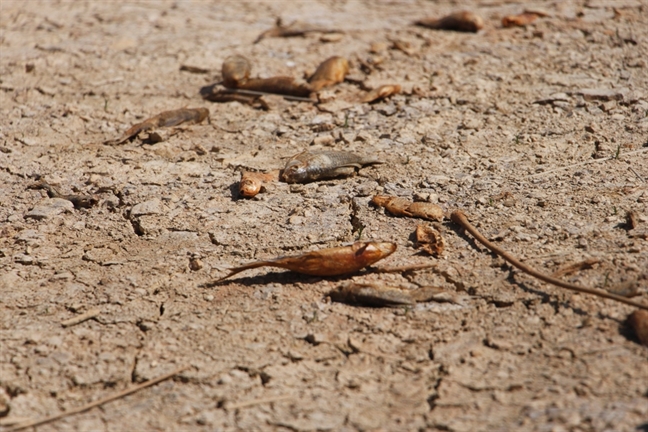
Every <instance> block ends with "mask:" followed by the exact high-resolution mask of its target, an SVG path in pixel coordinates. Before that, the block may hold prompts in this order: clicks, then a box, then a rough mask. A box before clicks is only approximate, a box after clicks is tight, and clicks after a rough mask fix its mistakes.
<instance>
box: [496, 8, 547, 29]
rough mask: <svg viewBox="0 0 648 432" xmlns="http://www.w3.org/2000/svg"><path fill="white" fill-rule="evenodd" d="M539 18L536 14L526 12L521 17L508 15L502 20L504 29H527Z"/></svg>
mask: <svg viewBox="0 0 648 432" xmlns="http://www.w3.org/2000/svg"><path fill="white" fill-rule="evenodd" d="M537 18H538V15H536V14H534V13H529V12H524V13H521V14H519V15H507V16H505V17H504V18H502V27H525V26H527V25H529V24H531V23H532V22H533V21H535V20H536V19H537Z"/></svg>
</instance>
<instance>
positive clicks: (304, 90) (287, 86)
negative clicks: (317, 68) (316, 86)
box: [237, 76, 313, 98]
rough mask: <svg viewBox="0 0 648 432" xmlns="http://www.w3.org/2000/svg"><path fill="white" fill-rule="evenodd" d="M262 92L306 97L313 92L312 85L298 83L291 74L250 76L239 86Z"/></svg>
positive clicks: (239, 87)
mask: <svg viewBox="0 0 648 432" xmlns="http://www.w3.org/2000/svg"><path fill="white" fill-rule="evenodd" d="M237 88H238V89H242V90H250V91H255V92H261V93H274V94H280V95H287V96H297V97H303V98H306V97H308V96H309V95H310V94H311V93H312V91H313V90H312V89H311V86H310V85H308V84H307V83H301V84H300V83H297V82H295V78H293V77H289V76H275V77H271V78H250V79H248V80H247V81H245V82H243V83H241V84H239V86H238V87H237Z"/></svg>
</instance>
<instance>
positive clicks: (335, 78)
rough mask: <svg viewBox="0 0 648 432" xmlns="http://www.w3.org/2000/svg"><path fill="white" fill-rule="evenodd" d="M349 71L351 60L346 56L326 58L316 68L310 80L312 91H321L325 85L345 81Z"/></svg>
mask: <svg viewBox="0 0 648 432" xmlns="http://www.w3.org/2000/svg"><path fill="white" fill-rule="evenodd" d="M348 73H349V61H348V60H347V59H345V58H344V57H339V56H333V57H330V58H328V59H326V60H324V61H323V62H322V63H321V64H320V65H319V66H318V67H317V70H315V73H314V74H313V75H312V76H311V77H310V79H309V80H308V82H309V83H310V85H311V89H312V91H319V90H321V89H323V88H324V87H328V86H332V85H334V84H338V83H341V82H342V81H344V77H345V76H346V75H347V74H348Z"/></svg>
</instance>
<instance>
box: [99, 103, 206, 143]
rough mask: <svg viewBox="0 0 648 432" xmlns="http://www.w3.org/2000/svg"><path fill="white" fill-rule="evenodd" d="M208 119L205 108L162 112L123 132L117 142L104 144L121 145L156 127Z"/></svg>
mask: <svg viewBox="0 0 648 432" xmlns="http://www.w3.org/2000/svg"><path fill="white" fill-rule="evenodd" d="M208 117H209V110H208V109H207V108H180V109H177V110H172V111H164V112H161V113H160V114H158V115H156V116H154V117H151V118H149V119H146V120H144V121H143V122H141V123H137V124H136V125H133V126H132V127H131V128H130V129H128V130H127V131H126V132H124V135H123V136H122V137H121V138H118V139H117V140H112V141H106V143H105V144H111V145H117V144H122V143H124V142H126V141H128V140H129V139H131V138H133V137H135V136H137V135H139V134H140V133H141V132H145V131H148V130H151V129H155V128H158V127H172V126H178V125H179V124H182V123H188V122H191V123H200V122H201V121H203V120H205V119H206V118H208Z"/></svg>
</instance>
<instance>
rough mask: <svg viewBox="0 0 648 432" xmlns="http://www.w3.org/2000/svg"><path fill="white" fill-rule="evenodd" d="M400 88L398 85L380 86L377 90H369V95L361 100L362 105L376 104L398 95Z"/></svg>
mask: <svg viewBox="0 0 648 432" xmlns="http://www.w3.org/2000/svg"><path fill="white" fill-rule="evenodd" d="M400 91H401V86H399V85H398V84H393V85H382V86H380V87H378V88H375V89H373V90H371V91H370V92H369V93H367V94H366V95H365V97H363V98H362V102H363V103H371V102H376V101H379V100H382V99H385V98H387V97H389V96H392V95H395V94H398V93H400Z"/></svg>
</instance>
